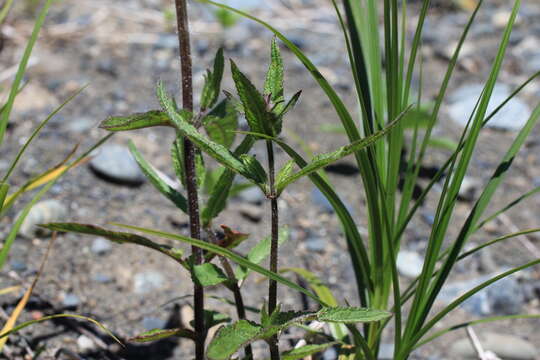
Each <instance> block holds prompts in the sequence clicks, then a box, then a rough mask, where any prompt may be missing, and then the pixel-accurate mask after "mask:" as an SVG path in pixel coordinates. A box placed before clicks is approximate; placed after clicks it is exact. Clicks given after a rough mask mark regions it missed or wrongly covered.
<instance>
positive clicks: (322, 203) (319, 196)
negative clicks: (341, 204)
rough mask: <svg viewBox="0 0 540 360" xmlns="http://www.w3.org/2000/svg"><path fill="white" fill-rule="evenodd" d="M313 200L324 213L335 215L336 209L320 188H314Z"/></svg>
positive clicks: (312, 192)
mask: <svg viewBox="0 0 540 360" xmlns="http://www.w3.org/2000/svg"><path fill="white" fill-rule="evenodd" d="M311 200H312V201H313V203H314V204H315V205H317V206H319V207H320V208H321V210H323V211H324V212H327V213H333V212H334V208H333V207H332V204H330V201H328V199H327V198H326V197H325V196H324V195H323V193H322V192H321V190H319V189H318V188H314V189H313V190H312V191H311Z"/></svg>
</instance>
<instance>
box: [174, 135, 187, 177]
mask: <svg viewBox="0 0 540 360" xmlns="http://www.w3.org/2000/svg"><path fill="white" fill-rule="evenodd" d="M171 159H172V164H173V168H174V172H175V173H176V177H177V178H178V180H180V182H181V183H182V185H184V187H185V186H186V173H185V167H184V138H183V137H182V136H178V137H177V138H176V140H174V142H173V144H172V146H171Z"/></svg>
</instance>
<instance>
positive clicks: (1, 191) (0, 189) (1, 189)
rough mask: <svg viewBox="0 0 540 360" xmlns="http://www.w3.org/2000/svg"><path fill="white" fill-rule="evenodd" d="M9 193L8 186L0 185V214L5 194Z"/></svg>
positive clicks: (5, 184)
mask: <svg viewBox="0 0 540 360" xmlns="http://www.w3.org/2000/svg"><path fill="white" fill-rule="evenodd" d="M8 191H9V184H7V183H0V214H1V213H2V209H3V208H4V201H5V200H6V196H7V193H8Z"/></svg>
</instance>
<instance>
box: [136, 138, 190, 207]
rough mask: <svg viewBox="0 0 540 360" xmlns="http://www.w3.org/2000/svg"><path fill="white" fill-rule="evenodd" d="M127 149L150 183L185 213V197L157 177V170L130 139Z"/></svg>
mask: <svg viewBox="0 0 540 360" xmlns="http://www.w3.org/2000/svg"><path fill="white" fill-rule="evenodd" d="M129 150H130V151H131V154H132V155H133V157H134V158H135V161H136V162H137V164H138V165H139V167H140V168H141V170H142V172H143V173H144V175H145V176H146V177H147V178H148V180H150V182H151V183H152V185H154V187H155V188H156V189H157V190H158V191H159V192H160V193H162V194H163V195H164V196H165V197H166V198H167V199H169V200H170V201H172V203H173V204H174V205H176V207H177V208H179V209H180V210H182V211H183V212H184V213H186V214H187V212H188V210H187V200H186V198H185V197H184V196H183V195H182V194H180V193H179V192H178V191H177V190H176V189H174V188H172V187H171V186H170V185H168V184H167V183H166V182H165V181H164V180H163V179H161V178H160V177H159V175H158V174H157V172H156V171H155V170H154V168H153V167H152V165H150V164H149V163H148V162H147V161H146V160H145V159H144V157H143V156H142V155H141V153H140V152H139V150H137V148H136V147H135V144H134V143H133V142H132V141H130V142H129Z"/></svg>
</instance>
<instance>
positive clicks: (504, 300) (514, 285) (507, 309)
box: [487, 277, 525, 315]
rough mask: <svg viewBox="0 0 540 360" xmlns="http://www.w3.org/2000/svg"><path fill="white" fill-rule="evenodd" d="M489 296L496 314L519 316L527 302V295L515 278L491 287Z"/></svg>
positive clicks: (492, 309)
mask: <svg viewBox="0 0 540 360" xmlns="http://www.w3.org/2000/svg"><path fill="white" fill-rule="evenodd" d="M487 295H488V299H489V302H490V305H491V311H492V312H493V313H494V314H501V315H515V314H519V313H520V312H521V308H522V306H523V303H524V302H525V293H524V291H523V289H522V288H521V285H520V284H519V283H518V281H517V280H516V278H514V277H507V278H504V279H501V280H499V281H497V282H496V283H494V284H492V285H490V286H489V287H488V288H487Z"/></svg>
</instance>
